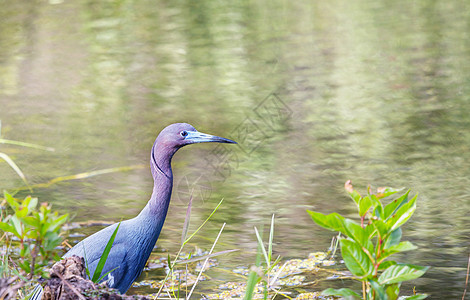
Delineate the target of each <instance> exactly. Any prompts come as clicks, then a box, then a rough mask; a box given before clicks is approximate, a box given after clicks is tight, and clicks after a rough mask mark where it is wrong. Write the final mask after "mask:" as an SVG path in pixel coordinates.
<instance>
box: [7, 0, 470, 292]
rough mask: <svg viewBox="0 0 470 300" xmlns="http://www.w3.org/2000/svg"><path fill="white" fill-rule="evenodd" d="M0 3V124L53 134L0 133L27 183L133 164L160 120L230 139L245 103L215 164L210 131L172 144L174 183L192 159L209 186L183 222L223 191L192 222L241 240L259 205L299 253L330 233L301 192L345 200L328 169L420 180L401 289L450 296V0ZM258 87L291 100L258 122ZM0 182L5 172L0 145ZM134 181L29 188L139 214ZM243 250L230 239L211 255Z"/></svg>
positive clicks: (10, 176)
mask: <svg viewBox="0 0 470 300" xmlns="http://www.w3.org/2000/svg"><path fill="white" fill-rule="evenodd" d="M56 2H57V3H58V4H53V3H56ZM0 4H1V5H2V10H0V45H1V47H0V119H1V120H2V125H3V128H2V133H3V137H4V138H9V139H14V140H21V141H26V142H31V143H36V144H41V145H44V146H52V147H54V148H55V149H56V152H55V153H44V152H42V151H37V150H32V149H23V148H18V147H14V146H11V145H0V146H1V149H0V151H2V152H5V153H7V154H8V155H10V156H12V157H13V158H14V159H15V161H16V162H17V163H18V165H19V166H20V167H21V168H22V169H23V171H24V172H25V174H26V175H27V176H28V179H29V180H30V181H31V182H32V183H41V182H47V181H48V180H50V179H51V178H54V177H58V176H63V175H69V174H77V173H81V172H87V171H93V170H99V169H106V168H112V167H119V166H126V165H136V164H147V162H148V159H149V149H150V147H151V145H152V143H153V140H154V138H155V137H156V135H157V133H158V132H159V130H161V129H162V128H163V127H164V126H166V125H167V124H169V123H172V122H177V121H186V122H189V123H191V124H193V125H194V126H196V127H197V128H198V129H200V130H201V131H204V132H208V133H214V134H217V135H221V136H228V137H230V136H237V137H238V138H239V139H240V138H241V135H240V130H239V129H240V125H241V124H245V123H244V122H246V120H247V119H248V120H249V121H250V122H253V123H255V124H256V125H257V126H258V129H259V131H261V134H260V133H259V131H253V130H252V131H249V133H250V134H249V135H248V138H247V141H246V142H245V143H244V144H243V146H246V145H253V144H254V143H255V142H260V144H259V145H258V146H257V147H256V149H255V150H253V151H252V152H250V154H247V153H245V152H244V151H243V149H241V148H235V149H236V150H233V151H234V152H233V156H231V160H230V174H224V175H221V174H220V173H214V171H215V170H217V168H220V167H221V166H222V167H223V166H224V165H223V164H221V163H220V162H218V161H217V160H215V161H214V160H209V161H208V160H207V158H210V157H212V155H213V154H214V151H215V149H214V146H213V145H206V146H192V147H191V148H189V147H188V148H185V149H183V150H181V151H180V153H178V154H177V155H176V156H175V158H174V162H173V165H174V173H175V184H176V183H179V182H180V181H181V180H182V179H184V178H186V177H188V178H191V176H190V175H194V174H196V175H197V174H203V175H204V177H203V179H202V181H201V183H202V184H204V186H206V187H209V191H210V193H209V194H210V197H209V195H206V196H205V197H203V198H204V199H200V201H199V203H198V204H197V205H196V207H195V209H194V218H193V222H192V224H194V226H196V224H198V223H199V222H200V221H202V220H203V219H204V218H205V216H206V215H207V213H208V212H209V211H210V210H211V209H212V207H213V206H214V205H215V203H217V202H218V201H219V199H220V198H222V197H224V198H225V199H226V201H225V202H224V206H223V207H222V208H221V210H220V212H218V213H217V214H216V215H215V216H214V221H213V223H211V224H209V226H208V227H207V228H206V232H205V234H206V237H211V236H212V235H213V234H215V232H217V230H218V229H219V227H220V226H219V225H220V224H221V223H222V222H224V221H226V222H227V223H228V225H227V231H226V233H225V236H223V237H222V239H223V240H222V242H223V243H225V244H224V247H226V248H227V249H229V248H238V247H242V248H247V249H252V250H253V249H255V247H256V244H255V237H254V234H253V229H252V227H253V225H258V224H260V223H266V224H267V223H268V222H269V217H270V215H271V214H272V213H275V214H276V215H277V217H278V221H277V223H276V224H277V226H276V236H275V240H277V241H278V244H277V245H276V247H275V249H277V251H278V253H279V254H281V255H283V256H286V257H303V256H305V254H306V253H307V252H308V251H309V250H324V249H325V248H326V247H327V245H328V243H329V238H330V237H331V235H330V234H329V233H328V232H323V231H322V230H321V229H319V228H317V227H315V226H314V224H313V223H312V222H311V220H309V217H308V216H307V214H306V213H305V209H307V208H309V209H315V210H320V211H323V212H325V213H326V212H332V211H340V212H341V213H343V214H347V213H348V212H350V211H351V209H353V207H352V206H351V205H350V202H349V200H348V199H347V198H346V196H345V194H344V192H343V190H342V185H343V183H344V181H346V180H347V179H352V180H353V182H354V183H355V186H356V187H360V186H366V185H367V184H369V183H372V184H374V185H378V186H379V185H386V184H387V185H391V186H395V187H399V186H405V187H409V188H411V189H412V190H413V191H417V192H419V193H420V195H421V196H420V197H421V200H420V202H419V203H420V204H419V209H418V211H417V213H416V216H415V218H414V219H412V220H411V222H410V224H409V225H407V227H406V228H405V234H407V235H408V236H411V237H412V240H413V242H415V243H416V244H418V245H419V246H420V250H419V251H417V252H416V253H414V254H411V255H412V256H411V257H406V260H408V261H409V260H415V261H417V263H419V264H423V265H426V264H427V265H432V266H433V268H432V269H431V270H430V272H429V274H428V275H427V276H425V277H424V278H423V279H420V280H419V281H417V282H416V284H417V287H418V289H419V290H420V291H425V292H429V293H432V294H433V297H434V296H435V297H436V298H439V297H441V298H442V297H449V295H452V296H460V295H461V290H462V288H463V280H464V273H465V267H466V253H467V252H468V247H469V239H468V236H469V229H468V228H470V226H469V225H470V224H469V218H468V214H469V211H470V205H469V201H468V197H469V194H470V191H469V188H468V187H469V186H470V185H469V184H468V178H469V177H470V176H469V171H468V170H469V169H470V168H469V163H468V162H469V161H470V157H469V154H468V153H470V151H468V150H469V147H470V146H469V145H470V136H469V131H468V128H469V110H470V107H469V104H468V103H470V102H469V96H468V95H470V84H469V81H470V80H469V74H470V64H469V61H470V59H469V58H470V50H469V49H470V36H469V32H470V20H469V18H468V15H469V13H470V5H469V4H468V3H467V2H465V1H450V2H449V1H447V2H446V1H425V0H422V1H413V2H409V1H401V0H400V1H394V2H391V1H367V0H363V1H329V2H325V1H315V2H313V1H296V2H292V3H291V2H287V1H280V0H275V1H258V2H253V1H239V2H236V3H235V2H234V3H227V2H221V1H198V2H197V3H196V2H189V1H157V2H155V1H137V2H136V1H99V2H98V1H64V2H60V1H55V2H54V1H49V3H48V2H45V1H0ZM273 93H275V94H276V95H277V96H278V97H279V99H281V100H282V102H283V103H284V104H286V105H287V107H288V109H289V110H290V111H291V112H292V115H289V117H288V118H287V120H284V121H282V122H279V123H276V127H275V130H272V129H271V128H270V127H269V126H267V125H266V123H265V122H263V118H261V117H260V116H259V115H257V114H256V111H255V110H256V107H257V106H258V105H260V103H262V102H263V100H264V99H265V98H266V97H267V96H269V95H271V94H273ZM252 148H253V147H252ZM210 164H215V168H213V167H211V165H210ZM226 171H227V170H226V169H225V172H226ZM0 182H1V186H0V187H1V188H13V187H16V186H19V185H21V182H20V181H19V180H18V178H17V177H15V174H14V173H13V172H12V171H11V170H10V169H9V168H8V166H7V165H6V164H5V163H1V162H0ZM151 186H152V182H151V177H150V174H149V172H148V169H147V168H145V169H138V170H133V171H129V172H123V173H113V174H109V175H103V176H101V177H93V178H88V179H85V180H82V181H74V182H66V183H61V184H58V185H55V186H51V187H49V188H47V189H38V190H36V191H35V194H37V195H38V196H39V197H40V198H41V199H42V200H43V201H49V202H53V203H54V205H55V207H57V208H59V209H61V210H64V211H65V210H67V211H69V210H73V211H74V212H76V213H77V220H90V219H106V220H114V221H118V220H120V219H121V218H124V217H125V218H127V217H132V216H134V215H135V214H136V213H138V211H139V210H140V209H141V207H143V206H144V205H145V203H146V201H147V199H148V197H149V194H150V191H151ZM180 188H181V189H183V188H184V186H180ZM177 193H178V190H177V189H175V193H174V199H173V202H172V206H171V209H170V212H169V215H168V220H167V222H166V225H165V229H164V231H163V234H162V237H161V239H160V240H159V245H161V246H162V247H164V248H168V249H170V250H173V249H177V248H178V245H177V243H175V240H176V241H179V238H176V239H175V238H174V237H175V235H176V236H179V230H180V228H181V227H182V224H183V218H184V215H185V210H186V208H185V203H186V201H187V200H185V199H184V197H183V196H182V198H183V199H179V198H178V197H177ZM203 200H204V201H203ZM198 242H199V245H200V246H204V245H206V243H207V241H206V240H205V239H202V238H201V239H200V240H199V241H198ZM207 245H208V244H207ZM252 259H253V255H252V253H250V252H249V251H247V252H244V253H242V254H240V255H239V256H236V257H235V256H231V257H230V258H226V259H224V258H222V261H221V265H222V266H226V267H229V268H230V267H234V266H236V265H238V264H242V263H245V262H246V261H250V260H252ZM220 276H221V277H223V275H220ZM453 298H455V297H453Z"/></svg>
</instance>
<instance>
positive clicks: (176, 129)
mask: <svg viewBox="0 0 470 300" xmlns="http://www.w3.org/2000/svg"><path fill="white" fill-rule="evenodd" d="M157 141H158V143H161V144H163V145H165V147H166V148H167V149H173V150H175V151H176V150H178V149H179V148H181V147H183V146H186V145H190V144H196V143H210V142H212V143H229V144H236V143H237V142H235V141H232V140H229V139H226V138H223V137H219V136H215V135H210V134H206V133H202V132H199V131H197V130H196V128H194V127H193V126H191V125H190V124H187V123H176V124H171V125H169V126H167V127H165V129H163V130H162V132H161V133H160V134H159V136H158V138H157Z"/></svg>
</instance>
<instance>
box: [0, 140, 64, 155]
mask: <svg viewBox="0 0 470 300" xmlns="http://www.w3.org/2000/svg"><path fill="white" fill-rule="evenodd" d="M0 144H10V145H15V146H22V147H28V148H33V149H39V150H45V151H51V152H54V151H55V149H54V148H51V147H44V146H41V145H36V144H31V143H25V142H20V141H13V140H6V139H1V138H0Z"/></svg>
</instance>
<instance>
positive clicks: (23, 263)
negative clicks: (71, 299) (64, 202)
mask: <svg viewBox="0 0 470 300" xmlns="http://www.w3.org/2000/svg"><path fill="white" fill-rule="evenodd" d="M4 197H5V199H4V202H3V203H4V204H5V202H6V203H8V206H9V207H10V209H11V213H10V214H7V215H5V216H4V215H3V212H2V215H1V217H0V230H2V231H4V232H5V234H3V236H4V237H6V238H7V245H8V246H9V244H10V243H11V242H12V239H11V238H12V237H14V239H16V240H17V241H18V243H19V253H13V255H11V254H10V257H11V256H13V257H18V258H17V259H16V260H13V262H14V264H16V265H17V267H19V269H21V270H22V271H23V272H24V273H25V274H27V276H28V278H29V279H31V278H32V276H33V275H35V274H41V275H46V274H43V268H42V267H44V266H45V265H47V264H48V263H49V261H50V260H51V259H56V260H57V259H58V258H59V256H58V250H57V249H56V247H57V246H58V245H60V244H61V243H62V237H61V236H60V230H61V225H62V224H64V223H65V222H66V221H67V218H68V214H65V215H59V214H58V213H57V212H53V211H52V207H51V205H49V204H47V203H41V204H39V206H38V199H37V198H33V197H31V196H27V197H26V198H25V199H24V200H20V199H16V198H14V197H13V196H11V195H10V194H8V193H7V192H5V193H4ZM15 242H16V241H15Z"/></svg>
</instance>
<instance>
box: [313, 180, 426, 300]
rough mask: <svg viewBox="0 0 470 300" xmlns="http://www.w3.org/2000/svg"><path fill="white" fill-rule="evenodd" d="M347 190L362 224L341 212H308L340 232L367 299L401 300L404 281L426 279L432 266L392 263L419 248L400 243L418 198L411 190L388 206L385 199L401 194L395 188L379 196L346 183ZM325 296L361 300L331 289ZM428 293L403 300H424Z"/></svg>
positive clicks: (346, 258) (348, 264) (346, 256)
mask: <svg viewBox="0 0 470 300" xmlns="http://www.w3.org/2000/svg"><path fill="white" fill-rule="evenodd" d="M345 188H346V191H347V192H348V193H349V195H350V196H351V198H352V199H353V200H354V202H355V203H356V205H357V208H358V213H359V218H360V223H358V222H356V221H353V220H351V219H347V218H344V217H342V216H341V215H339V214H337V213H332V214H329V215H324V214H322V213H319V212H314V211H307V212H308V213H309V214H310V216H311V217H312V219H313V220H314V221H315V223H317V224H318V225H320V226H322V227H324V228H327V229H329V230H333V231H339V232H340V233H341V234H342V235H344V237H342V238H341V239H340V246H341V253H342V256H343V260H344V263H345V264H346V267H347V268H348V269H349V271H351V273H352V274H353V275H354V276H355V278H356V279H358V280H360V281H362V282H363V285H362V286H363V292H362V294H363V295H362V297H363V298H364V299H381V300H385V299H386V300H395V299H398V295H399V292H400V286H401V283H402V282H403V281H407V280H412V279H416V278H418V277H420V276H422V275H423V274H424V273H425V272H426V270H427V269H428V267H422V266H417V265H412V264H401V263H397V262H396V261H393V260H390V257H391V255H393V254H395V253H399V252H404V251H410V250H414V249H416V246H415V245H413V244H412V243H410V242H407V241H405V242H400V240H401V236H402V230H401V228H400V227H401V226H402V225H403V224H405V223H406V221H408V219H409V218H410V217H411V216H412V215H413V213H414V211H415V210H416V199H417V195H415V196H414V197H412V198H410V196H409V194H410V191H409V190H408V191H407V192H406V193H405V194H404V195H402V196H401V197H398V198H396V199H394V200H392V201H391V202H389V203H388V204H387V205H383V204H382V202H381V200H382V199H383V198H385V197H387V196H391V195H393V194H395V193H397V192H398V190H394V189H392V188H379V189H378V190H377V193H376V194H373V193H371V189H370V188H368V191H367V195H366V196H364V197H363V196H361V195H360V194H359V193H358V192H357V191H356V190H354V189H353V187H352V185H351V182H350V181H348V182H346V184H345ZM323 294H324V295H335V296H342V297H346V298H354V299H361V296H360V295H359V294H357V293H356V292H354V291H352V290H350V289H339V290H335V289H327V290H325V291H323ZM426 297H427V296H426V295H424V294H419V295H413V296H410V297H400V299H424V298H426Z"/></svg>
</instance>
